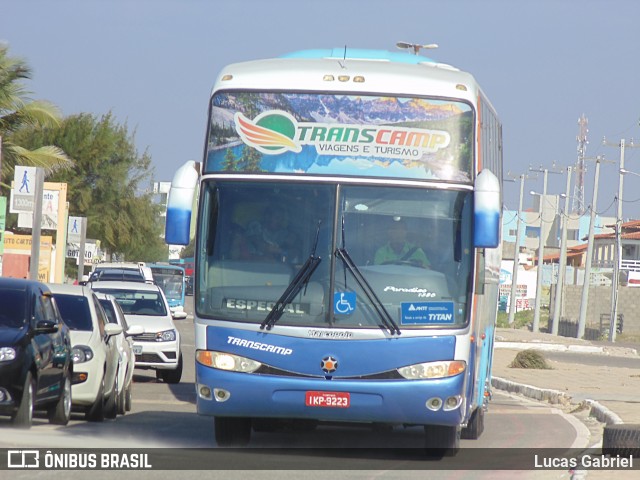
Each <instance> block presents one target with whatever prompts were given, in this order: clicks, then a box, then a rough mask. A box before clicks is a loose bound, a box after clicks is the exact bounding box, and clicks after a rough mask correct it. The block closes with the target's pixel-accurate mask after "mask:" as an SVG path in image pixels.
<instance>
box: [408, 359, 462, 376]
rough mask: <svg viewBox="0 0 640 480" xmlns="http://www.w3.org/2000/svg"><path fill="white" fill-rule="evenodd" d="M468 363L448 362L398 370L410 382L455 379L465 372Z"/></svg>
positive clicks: (417, 365) (416, 365) (412, 366)
mask: <svg viewBox="0 0 640 480" xmlns="http://www.w3.org/2000/svg"><path fill="white" fill-rule="evenodd" d="M466 368H467V363H466V362H463V361H462V360H450V361H446V362H426V363H416V364H415V365H409V366H406V367H402V368H399V369H398V373H399V374H400V375H402V376H403V377H404V378H406V379H408V380H429V379H432V378H446V377H453V376H454V375H458V374H460V373H462V372H464V371H465V369H466Z"/></svg>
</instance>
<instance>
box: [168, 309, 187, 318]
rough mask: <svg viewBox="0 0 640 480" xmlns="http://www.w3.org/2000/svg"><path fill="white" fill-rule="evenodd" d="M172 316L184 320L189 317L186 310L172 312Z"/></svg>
mask: <svg viewBox="0 0 640 480" xmlns="http://www.w3.org/2000/svg"><path fill="white" fill-rule="evenodd" d="M171 317H172V318H173V319H174V320H184V319H185V318H187V312H185V311H184V310H177V311H175V312H171Z"/></svg>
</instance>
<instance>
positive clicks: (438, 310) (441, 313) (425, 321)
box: [400, 302, 455, 325]
mask: <svg viewBox="0 0 640 480" xmlns="http://www.w3.org/2000/svg"><path fill="white" fill-rule="evenodd" d="M401 307H402V318H401V319H400V323H401V324H402V325H447V324H452V323H454V321H455V317H454V315H453V302H407V303H402V304H401Z"/></svg>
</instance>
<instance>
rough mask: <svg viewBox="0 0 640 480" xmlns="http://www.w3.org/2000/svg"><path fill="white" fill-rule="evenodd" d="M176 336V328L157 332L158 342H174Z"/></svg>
mask: <svg viewBox="0 0 640 480" xmlns="http://www.w3.org/2000/svg"><path fill="white" fill-rule="evenodd" d="M176 338H177V337H176V331H175V330H165V331H164V332H158V333H156V342H173V341H175V339H176Z"/></svg>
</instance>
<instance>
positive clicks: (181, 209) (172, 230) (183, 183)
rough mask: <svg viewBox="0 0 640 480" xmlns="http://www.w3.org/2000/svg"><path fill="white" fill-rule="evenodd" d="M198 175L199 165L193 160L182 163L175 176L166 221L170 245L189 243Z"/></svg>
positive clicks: (166, 239)
mask: <svg viewBox="0 0 640 480" xmlns="http://www.w3.org/2000/svg"><path fill="white" fill-rule="evenodd" d="M198 177H199V173H198V170H197V165H196V162H194V161H193V160H190V161H188V162H186V163H185V164H184V165H182V166H181V167H180V168H179V169H178V171H177V172H176V173H175V175H174V176H173V180H172V181H171V189H170V190H169V200H168V201H167V217H166V223H165V242H166V243H167V244H169V245H189V237H190V234H191V212H192V208H193V198H194V195H195V192H196V188H197V186H198Z"/></svg>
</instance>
